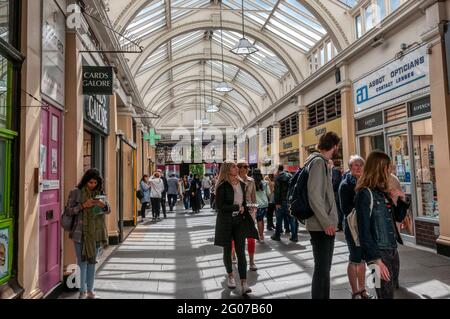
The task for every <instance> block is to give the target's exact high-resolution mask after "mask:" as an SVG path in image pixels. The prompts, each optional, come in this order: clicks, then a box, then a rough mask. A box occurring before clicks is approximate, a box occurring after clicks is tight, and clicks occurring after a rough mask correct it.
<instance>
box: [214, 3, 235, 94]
mask: <svg viewBox="0 0 450 319" xmlns="http://www.w3.org/2000/svg"><path fill="white" fill-rule="evenodd" d="M220 38H221V47H222V82H220V83H219V85H218V86H217V87H216V91H217V92H222V93H229V92H231V91H233V88H232V87H231V86H230V85H229V84H228V83H227V82H226V81H225V65H224V59H223V19H222V1H220Z"/></svg>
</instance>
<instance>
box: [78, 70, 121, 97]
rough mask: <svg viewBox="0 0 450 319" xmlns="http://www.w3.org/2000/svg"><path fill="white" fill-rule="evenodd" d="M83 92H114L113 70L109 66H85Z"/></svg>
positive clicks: (85, 93)
mask: <svg viewBox="0 0 450 319" xmlns="http://www.w3.org/2000/svg"><path fill="white" fill-rule="evenodd" d="M82 83H83V94H84V95H98V94H102V95H103V94H105V95H111V94H112V92H113V70H112V67H109V66H83V80H82Z"/></svg>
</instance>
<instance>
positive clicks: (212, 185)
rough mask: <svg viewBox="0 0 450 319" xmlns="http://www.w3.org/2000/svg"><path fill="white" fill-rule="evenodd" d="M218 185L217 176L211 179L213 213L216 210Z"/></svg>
mask: <svg viewBox="0 0 450 319" xmlns="http://www.w3.org/2000/svg"><path fill="white" fill-rule="evenodd" d="M216 185H217V176H214V177H213V178H212V179H211V209H212V210H213V211H215V210H216Z"/></svg>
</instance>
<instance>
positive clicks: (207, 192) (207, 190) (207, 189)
mask: <svg viewBox="0 0 450 319" xmlns="http://www.w3.org/2000/svg"><path fill="white" fill-rule="evenodd" d="M202 188H203V199H204V200H209V199H210V197H211V179H210V178H209V176H208V175H205V176H204V177H203V179H202Z"/></svg>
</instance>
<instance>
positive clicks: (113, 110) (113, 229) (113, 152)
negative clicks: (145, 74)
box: [105, 93, 119, 245]
mask: <svg viewBox="0 0 450 319" xmlns="http://www.w3.org/2000/svg"><path fill="white" fill-rule="evenodd" d="M116 132H117V95H116V93H114V94H113V95H111V96H110V98H109V136H108V138H107V142H106V143H105V144H106V145H105V148H106V149H105V165H106V168H105V172H106V175H105V191H106V194H107V197H108V203H109V205H110V207H111V214H109V215H108V216H107V225H108V237H109V243H110V244H111V245H116V244H118V243H119V228H118V223H117V221H118V220H119V216H118V214H119V210H118V207H117V187H118V185H117V149H116V147H117V137H116Z"/></svg>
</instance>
